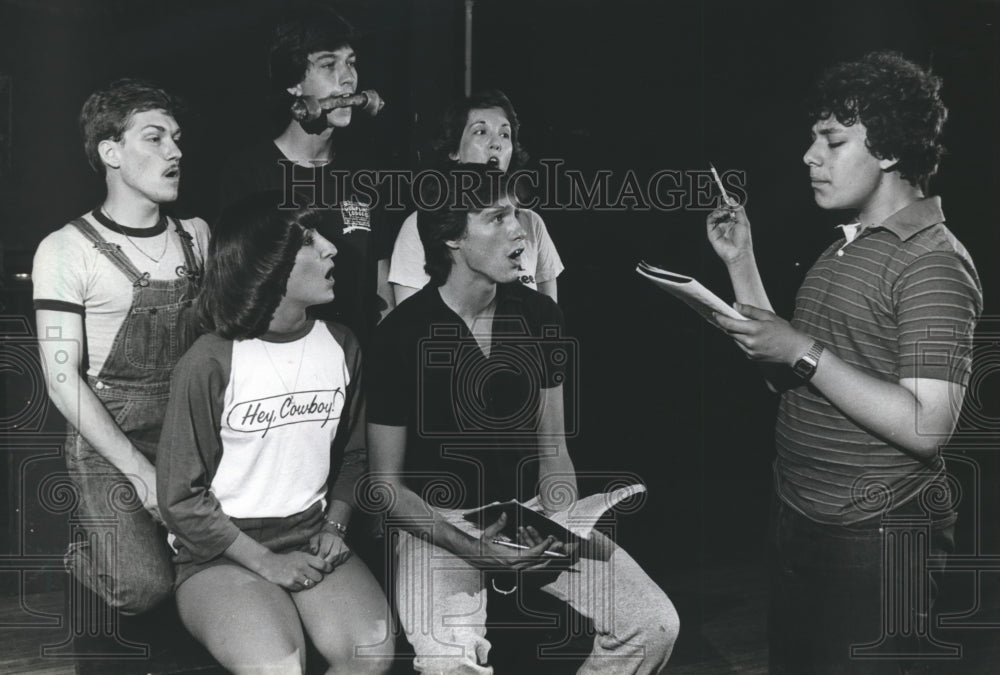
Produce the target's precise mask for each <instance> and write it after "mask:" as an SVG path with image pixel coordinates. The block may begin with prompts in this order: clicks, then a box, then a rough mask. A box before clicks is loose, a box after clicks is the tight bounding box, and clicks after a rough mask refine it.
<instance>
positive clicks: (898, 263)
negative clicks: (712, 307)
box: [708, 52, 983, 673]
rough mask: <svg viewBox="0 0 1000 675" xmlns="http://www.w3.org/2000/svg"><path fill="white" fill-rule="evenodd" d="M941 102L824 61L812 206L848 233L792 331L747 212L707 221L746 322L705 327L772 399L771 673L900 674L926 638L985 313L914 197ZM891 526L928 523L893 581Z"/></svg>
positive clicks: (820, 268) (860, 65) (869, 69)
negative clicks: (759, 378) (760, 376)
mask: <svg viewBox="0 0 1000 675" xmlns="http://www.w3.org/2000/svg"><path fill="white" fill-rule="evenodd" d="M940 89H941V80H940V79H939V78H937V77H935V76H933V75H931V74H929V73H927V72H925V71H924V70H922V69H921V68H920V67H918V66H917V65H915V64H913V63H911V62H910V61H907V60H906V59H904V58H902V57H901V56H899V55H898V54H894V53H889V52H877V53H872V54H868V55H867V56H865V57H864V58H862V59H860V60H858V61H854V62H848V63H841V64H838V65H836V66H834V67H833V68H831V69H830V70H828V71H827V72H826V73H825V74H824V75H823V77H822V78H821V79H820V81H819V82H818V84H817V85H816V87H815V90H814V94H813V97H812V100H811V104H810V115H811V121H812V123H813V126H812V139H813V140H812V144H811V145H810V146H809V149H808V150H807V151H806V153H805V156H804V157H803V160H804V162H805V164H806V166H807V167H808V169H809V178H810V181H811V184H812V189H813V195H814V197H815V200H816V203H817V204H818V205H819V206H820V207H821V208H823V209H837V210H845V211H848V212H849V215H850V217H851V218H852V221H851V222H849V223H848V224H847V225H843V226H841V228H842V230H843V236H842V237H840V238H839V239H838V240H837V241H836V242H834V243H833V244H831V245H830V246H829V247H828V248H827V249H826V251H824V252H823V254H822V255H821V256H820V257H819V259H818V260H817V261H816V263H815V264H814V265H813V267H812V269H810V271H809V272H808V274H807V275H806V278H805V281H804V282H803V284H802V286H801V287H800V289H799V292H798V295H797V297H796V302H795V313H794V316H793V318H792V321H791V323H788V322H786V321H784V320H783V319H781V318H779V317H777V316H776V315H775V314H774V313H773V312H772V310H771V303H770V301H769V300H768V297H767V293H766V292H765V290H764V285H763V283H762V281H761V278H760V274H759V272H758V270H757V265H756V262H755V259H754V252H753V245H752V243H751V238H750V224H749V221H748V220H747V218H746V214H745V213H744V211H743V209H742V208H740V207H727V208H722V209H719V210H716V211H714V212H713V213H712V214H711V215H710V216H709V218H708V236H709V239H710V241H711V243H712V245H713V247H714V248H715V250H716V253H718V255H719V257H720V258H722V260H723V261H724V262H725V263H726V266H727V268H728V271H729V275H730V278H731V279H732V282H733V287H734V289H735V292H736V299H737V301H738V303H737V305H736V309H737V310H738V311H739V312H740V313H742V314H743V315H744V316H746V317H747V318H748V320H747V321H739V320H731V319H728V318H726V317H719V323H720V324H721V325H722V327H723V328H724V329H725V330H726V331H727V332H729V334H730V335H731V336H732V337H733V338H734V339H735V340H736V342H737V344H738V345H739V346H740V348H741V349H742V350H743V351H744V352H745V353H746V354H747V355H748V356H749V357H750V358H751V359H754V360H756V361H758V362H760V364H761V366H762V369H763V370H764V374H765V376H766V377H767V379H768V382H769V384H770V385H771V386H772V388H775V389H780V390H781V391H782V394H781V405H780V408H779V412H778V421H777V428H776V431H775V442H776V446H777V458H776V460H775V464H774V488H775V499H774V509H773V513H772V519H771V534H770V537H771V545H772V567H771V610H770V620H769V639H770V650H771V651H770V659H771V672H772V673H807V672H808V673H812V672H837V673H840V672H847V671H850V672H866V673H868V672H873V673H876V672H877V673H881V672H898V668H899V667H900V666H901V664H900V663H898V662H897V661H896V660H894V658H901V657H903V656H904V655H910V656H912V655H915V654H917V653H918V645H917V644H916V639H913V638H918V637H920V636H921V635H923V636H926V635H927V634H928V632H929V627H930V626H931V624H930V610H931V606H932V605H933V601H934V596H935V593H936V588H935V584H934V580H933V579H932V578H931V576H930V575H929V574H928V572H927V568H926V565H925V560H926V557H927V556H936V557H938V558H939V559H940V558H941V557H943V556H945V555H946V554H948V553H949V552H951V551H952V550H953V547H954V527H955V519H956V514H955V512H954V509H953V505H952V503H951V498H950V492H949V487H948V482H947V480H946V474H945V466H944V460H943V458H942V456H941V445H942V444H943V443H945V442H946V441H947V440H948V437H949V436H950V435H951V433H952V431H953V430H954V428H955V424H956V422H957V419H958V414H959V410H960V408H961V403H962V399H963V397H964V395H965V389H966V386H967V384H968V382H969V377H970V370H971V361H972V336H973V330H974V328H975V325H976V321H977V319H978V317H979V315H980V313H981V311H982V306H983V299H982V288H981V285H980V282H979V278H978V276H977V274H976V269H975V267H974V265H973V263H972V259H971V258H970V256H969V254H968V252H967V251H966V250H965V247H964V246H962V244H961V242H959V241H958V240H957V239H956V238H955V236H954V235H953V234H952V233H951V231H950V230H949V229H948V228H947V227H946V226H945V219H944V214H943V213H942V210H941V200H940V198H938V197H927V196H925V190H926V183H927V180H928V179H929V178H930V176H931V175H933V174H934V172H935V171H936V170H937V165H938V160H939V159H940V156H941V153H942V146H941V143H940V140H939V139H940V134H941V128H942V126H943V124H944V121H945V118H946V117H947V110H946V109H945V107H944V104H943V103H942V102H941V98H940ZM901 518H902V519H905V518H910V519H916V520H917V521H919V522H923V523H926V524H928V526H929V530H928V541H927V542H926V549H918V550H917V551H916V553H915V554H914V555H912V556H906V557H903V558H901V560H903V561H905V564H901V565H899V566H895V567H892V568H890V567H889V566H887V565H885V564H884V561H883V550H884V546H887V545H889V544H888V543H887V541H886V537H887V535H886V527H887V524H889V523H892V522H893V521H894V520H895V521H896V522H897V523H898V522H899V520H900V519H901ZM891 543H893V544H894V545H898V546H902V545H903V544H902V543H901V542H899V541H896V542H891ZM900 555H903V554H902V553H901V554H900ZM904 597H905V598H907V600H906V601H904V602H902V604H899V603H898V602H895V601H892V602H891V601H890V599H892V598H896V599H897V600H899V599H900V598H904ZM900 607H903V608H904V609H905V611H906V612H907V613H906V615H905V616H902V617H895V616H893V617H892V618H893V620H896V619H898V620H899V621H903V622H905V623H906V624H907V625H906V626H896V627H895V630H893V631H887V632H886V633H888V634H886V633H884V632H883V626H884V625H885V624H884V623H883V621H887V620H888V617H889V614H890V613H893V612H897V611H899V608H900ZM907 636H910V638H911V639H910V640H907ZM882 638H884V642H882V643H881V644H878V645H877V646H878V648H877V649H876V648H875V646H876V644H877V643H879V641H880V639H882ZM865 645H868V649H867V650H865V649H862V650H860V651H857V648H862V647H865ZM852 649H854V650H855V651H854V653H852ZM869 655H870V656H873V658H868V659H866V658H864V657H865V656H869ZM880 656H881V658H879V657H880ZM887 659H888V660H887Z"/></svg>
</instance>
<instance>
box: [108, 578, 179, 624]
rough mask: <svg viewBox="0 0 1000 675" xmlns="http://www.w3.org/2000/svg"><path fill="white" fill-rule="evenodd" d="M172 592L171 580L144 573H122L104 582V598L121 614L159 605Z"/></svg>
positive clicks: (136, 612)
mask: <svg viewBox="0 0 1000 675" xmlns="http://www.w3.org/2000/svg"><path fill="white" fill-rule="evenodd" d="M172 592H173V580H172V579H169V578H167V577H161V576H150V575H146V574H124V575H121V576H119V578H118V579H110V580H108V582H107V584H106V593H105V597H104V600H105V602H107V603H108V605H109V606H111V607H113V608H115V609H117V610H118V611H119V612H121V613H122V614H125V615H127V616H132V615H136V614H142V613H143V612H146V611H149V610H151V609H153V608H154V607H156V606H157V605H159V604H160V603H161V602H163V601H164V600H166V599H167V598H169V597H170V595H171V593H172Z"/></svg>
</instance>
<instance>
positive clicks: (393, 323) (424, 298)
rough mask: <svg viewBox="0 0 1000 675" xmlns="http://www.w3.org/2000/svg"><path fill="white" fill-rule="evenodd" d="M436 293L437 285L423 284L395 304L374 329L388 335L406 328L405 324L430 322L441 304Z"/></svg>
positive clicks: (412, 324) (413, 324) (414, 324)
mask: <svg viewBox="0 0 1000 675" xmlns="http://www.w3.org/2000/svg"><path fill="white" fill-rule="evenodd" d="M443 304H444V303H443V301H442V300H441V297H440V296H439V295H438V292H437V287H435V286H429V285H428V286H425V287H424V288H421V289H420V290H419V291H417V292H416V293H414V294H413V295H411V296H410V297H408V298H407V299H406V300H405V301H403V302H402V303H400V304H399V305H397V306H396V308H395V309H394V310H392V311H391V312H389V315H388V316H387V317H385V319H383V320H382V322H381V323H379V325H378V328H377V329H376V331H377V332H378V333H382V334H383V335H389V334H393V333H398V332H400V331H403V330H406V328H405V327H406V326H420V325H423V324H431V323H433V322H434V317H435V316H437V314H438V311H437V310H438V309H440V305H443Z"/></svg>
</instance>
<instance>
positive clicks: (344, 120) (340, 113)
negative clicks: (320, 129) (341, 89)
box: [326, 108, 354, 129]
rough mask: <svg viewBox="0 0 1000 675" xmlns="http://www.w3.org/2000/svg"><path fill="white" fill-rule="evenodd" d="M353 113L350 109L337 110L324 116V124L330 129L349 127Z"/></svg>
mask: <svg viewBox="0 0 1000 675" xmlns="http://www.w3.org/2000/svg"><path fill="white" fill-rule="evenodd" d="M353 115H354V111H353V110H352V109H351V108H337V109H336V110H333V111H331V112H330V113H329V114H328V115H327V116H326V123H327V125H329V126H331V127H335V128H337V129H343V128H344V127H347V126H350V124H351V120H352V119H353Z"/></svg>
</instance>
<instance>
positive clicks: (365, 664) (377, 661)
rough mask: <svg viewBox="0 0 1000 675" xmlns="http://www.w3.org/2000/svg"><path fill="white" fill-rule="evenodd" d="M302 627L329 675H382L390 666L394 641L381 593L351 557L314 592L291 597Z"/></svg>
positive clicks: (359, 561) (313, 589) (372, 579)
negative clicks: (369, 674) (365, 674)
mask: <svg viewBox="0 0 1000 675" xmlns="http://www.w3.org/2000/svg"><path fill="white" fill-rule="evenodd" d="M291 599H292V601H293V602H294V603H295V606H296V607H297V608H298V610H299V615H300V616H301V617H302V624H303V625H304V626H305V629H306V631H307V632H308V633H309V637H310V639H312V641H313V644H314V645H316V649H317V650H319V652H320V654H322V655H323V657H324V658H325V659H326V661H327V663H328V664H329V665H330V670H329V671H328V672H330V673H384V672H387V671H388V670H389V668H390V667H391V666H392V656H393V654H394V652H395V642H394V637H393V636H392V635H390V634H389V608H388V604H387V603H386V600H385V596H384V595H383V594H382V589H381V588H380V587H379V585H378V582H377V581H375V577H374V576H372V573H371V572H369V571H368V568H367V567H365V564H364V563H363V562H361V560H360V559H359V558H358V557H357V556H355V557H353V558H350V559H349V560H348V561H347V562H346V563H344V564H343V565H340V566H339V567H337V568H336V569H335V570H334V571H333V572H331V573H330V574H327V575H326V576H325V577H323V580H322V581H320V582H319V583H318V584H317V585H316V586H315V587H313V588H310V589H309V590H305V591H301V592H299V593H292V594H291Z"/></svg>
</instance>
